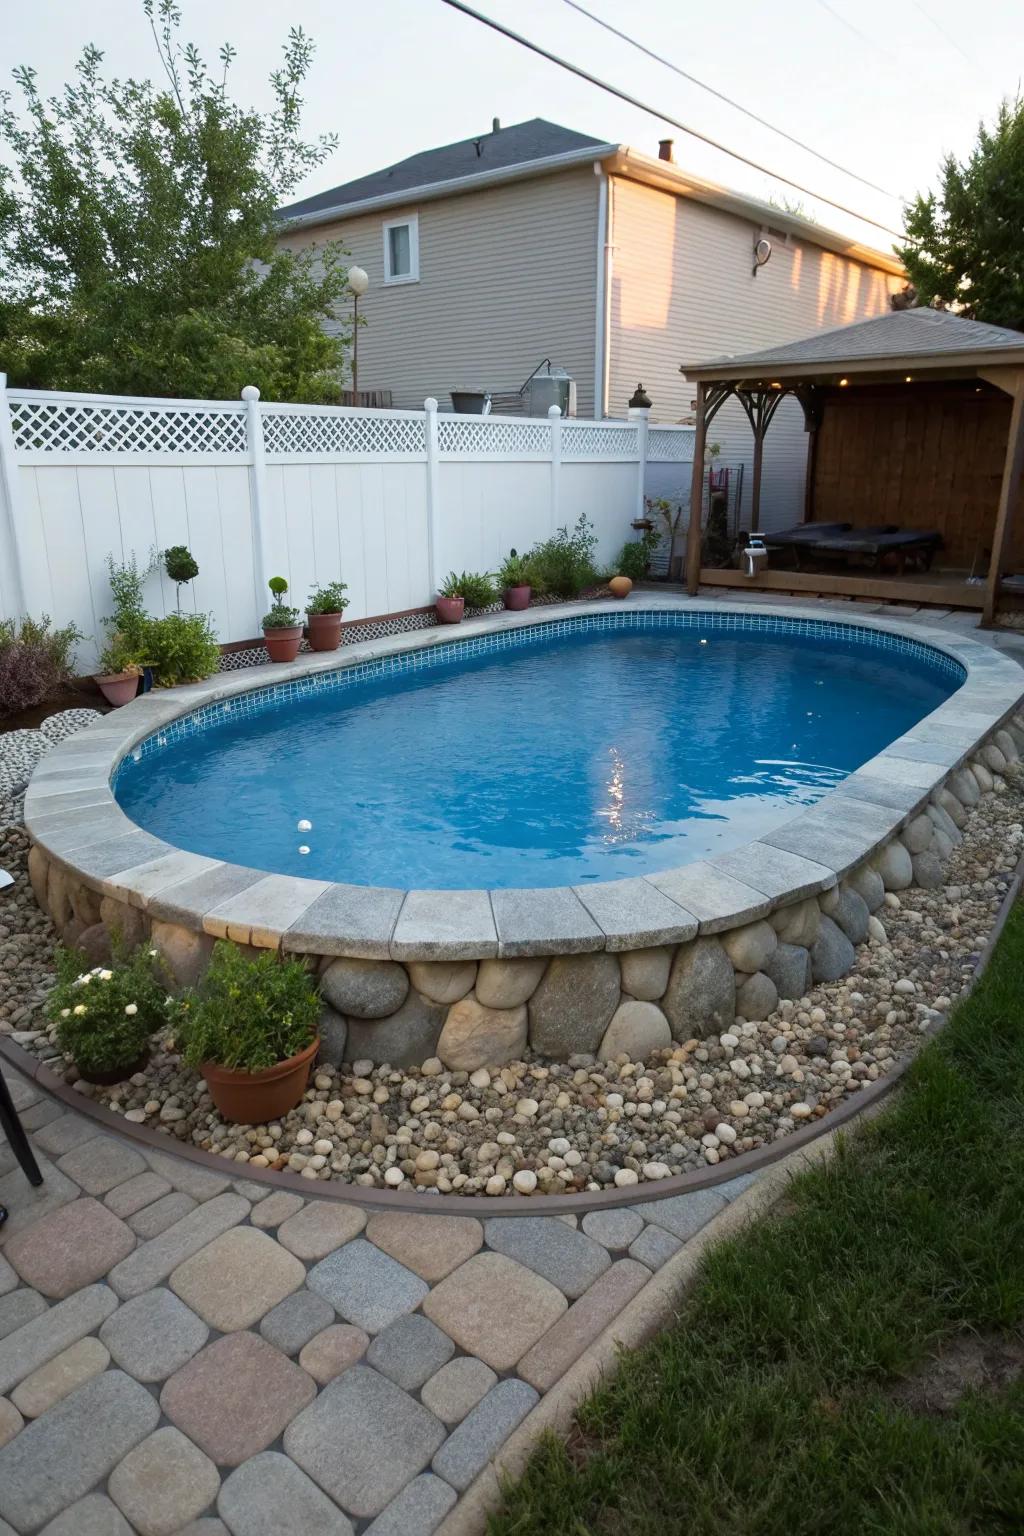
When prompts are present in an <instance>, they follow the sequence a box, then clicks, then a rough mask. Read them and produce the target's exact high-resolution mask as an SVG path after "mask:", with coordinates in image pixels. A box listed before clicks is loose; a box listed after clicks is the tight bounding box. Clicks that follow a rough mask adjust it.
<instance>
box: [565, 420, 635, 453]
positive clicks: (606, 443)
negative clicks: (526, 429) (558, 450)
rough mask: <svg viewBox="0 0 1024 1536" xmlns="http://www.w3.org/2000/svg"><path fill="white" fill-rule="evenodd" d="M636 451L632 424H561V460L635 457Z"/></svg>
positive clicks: (570, 422) (570, 421)
mask: <svg viewBox="0 0 1024 1536" xmlns="http://www.w3.org/2000/svg"><path fill="white" fill-rule="evenodd" d="M639 451H640V438H639V433H638V431H637V429H636V427H633V426H627V425H624V424H615V425H602V424H601V423H599V422H582V421H572V420H569V421H567V422H566V423H565V424H564V426H563V427H562V457H563V459H635V458H636V456H637V454H638V453H639Z"/></svg>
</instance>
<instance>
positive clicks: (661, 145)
mask: <svg viewBox="0 0 1024 1536" xmlns="http://www.w3.org/2000/svg"><path fill="white" fill-rule="evenodd" d="M675 142H676V141H675V139H659V140H658V159H659V160H671V161H672V162H673V163H674V162H675V158H676V157H675V155H674V154H673V153H672V148H673V145H674V144H675Z"/></svg>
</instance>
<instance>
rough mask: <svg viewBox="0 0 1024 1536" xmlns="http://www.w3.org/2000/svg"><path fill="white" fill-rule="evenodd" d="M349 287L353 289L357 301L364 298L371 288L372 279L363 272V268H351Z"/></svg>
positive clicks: (349, 271) (349, 270)
mask: <svg viewBox="0 0 1024 1536" xmlns="http://www.w3.org/2000/svg"><path fill="white" fill-rule="evenodd" d="M348 286H349V287H350V288H351V290H352V292H353V293H354V294H355V296H356V298H357V299H360V298H362V296H363V294H364V293H365V292H366V290H367V288H369V286H370V279H369V277H368V276H367V274H366V273H365V272H364V271H363V269H362V267H349V269H348Z"/></svg>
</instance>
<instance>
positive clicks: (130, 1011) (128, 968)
mask: <svg viewBox="0 0 1024 1536" xmlns="http://www.w3.org/2000/svg"><path fill="white" fill-rule="evenodd" d="M56 963H57V984H56V986H55V987H54V989H53V991H52V992H51V993H50V996H49V998H48V999H47V1003H46V1013H47V1017H48V1018H50V1019H52V1020H53V1021H54V1023H55V1024H56V1025H57V1043H58V1045H59V1046H60V1048H61V1050H62V1051H65V1052H66V1053H67V1054H68V1055H69V1056H71V1057H72V1058H73V1060H74V1062H75V1065H76V1066H77V1067H78V1068H79V1070H80V1071H82V1072H85V1073H96V1072H104V1073H106V1072H116V1071H118V1070H119V1069H120V1068H122V1067H123V1068H125V1070H126V1071H127V1070H128V1069H130V1068H132V1067H134V1065H135V1063H136V1062H137V1061H138V1060H139V1059H140V1057H141V1056H143V1055H144V1053H145V1051H146V1048H147V1046H148V1044H149V1041H150V1038H151V1036H152V1035H154V1034H156V1032H157V1031H158V1030H160V1029H163V1028H164V1027H165V1026H166V1024H167V1023H168V1022H169V1020H170V1017H171V1014H172V1011H173V1010H175V1009H176V1006H177V1005H176V1003H175V1001H174V998H172V997H170V996H169V995H168V992H167V981H166V977H165V976H164V974H163V968H162V965H161V962H160V958H159V956H158V954H157V952H156V950H155V949H149V948H147V947H146V945H142V946H141V947H140V948H138V949H135V950H133V951H131V952H130V953H122V952H118V953H117V955H116V958H115V960H114V962H113V964H112V965H110V966H100V965H97V966H93V968H92V969H91V970H90V969H89V968H88V966H89V962H88V959H87V957H86V956H85V955H84V954H83V953H82V952H81V950H76V949H66V948H65V947H64V946H63V945H59V946H58V948H57V954H56Z"/></svg>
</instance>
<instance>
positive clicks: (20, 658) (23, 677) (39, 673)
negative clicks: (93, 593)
mask: <svg viewBox="0 0 1024 1536" xmlns="http://www.w3.org/2000/svg"><path fill="white" fill-rule="evenodd" d="M82 639H83V636H82V634H81V632H80V631H79V629H78V628H77V627H76V626H75V625H74V624H65V626H64V627H63V629H51V628H50V619H49V617H48V616H47V615H46V614H44V615H43V617H42V618H41V619H29V618H25V619H22V620H21V623H20V624H18V623H16V622H15V620H14V619H2V620H0V717H2V716H4V715H16V714H18V713H20V711H21V710H23V709H33V708H34V707H35V706H36V705H37V704H44V703H45V702H46V700H47V699H48V698H52V697H53V695H54V694H56V693H59V692H60V690H61V689H62V688H66V687H67V685H68V683H69V682H70V681H71V669H72V666H73V665H74V659H75V647H76V646H77V645H78V643H79V641H80V640H82Z"/></svg>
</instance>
